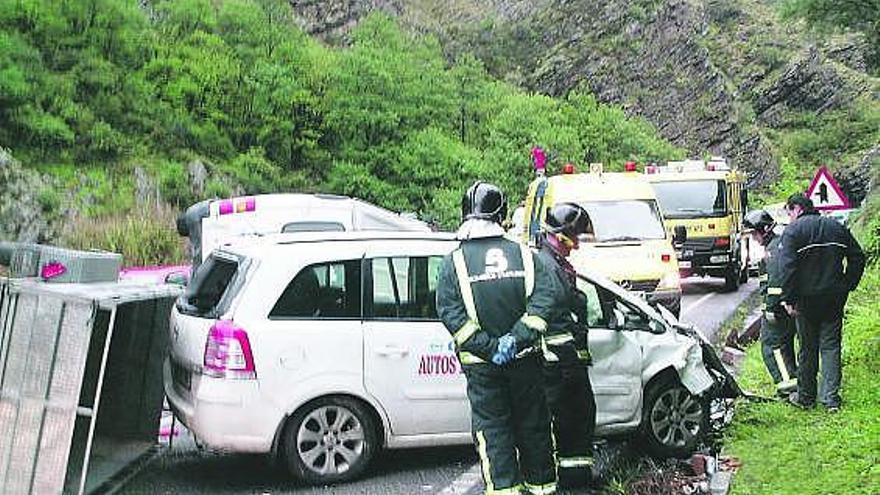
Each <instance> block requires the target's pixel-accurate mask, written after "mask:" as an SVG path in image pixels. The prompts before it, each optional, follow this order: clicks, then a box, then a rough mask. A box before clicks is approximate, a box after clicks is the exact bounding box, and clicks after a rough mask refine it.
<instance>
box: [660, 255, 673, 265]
mask: <svg viewBox="0 0 880 495" xmlns="http://www.w3.org/2000/svg"><path fill="white" fill-rule="evenodd" d="M671 260H672V256H671V255H669V254H661V255H660V261H662V262H664V263H669V262H670V261H671Z"/></svg>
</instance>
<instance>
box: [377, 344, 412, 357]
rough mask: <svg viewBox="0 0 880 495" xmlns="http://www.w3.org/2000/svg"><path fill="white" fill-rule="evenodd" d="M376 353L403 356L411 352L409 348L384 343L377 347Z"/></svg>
mask: <svg viewBox="0 0 880 495" xmlns="http://www.w3.org/2000/svg"><path fill="white" fill-rule="evenodd" d="M376 354H378V355H380V356H398V357H403V356H406V355H407V354H409V349H407V348H405V347H400V346H396V345H383V346H381V347H379V348H377V349H376Z"/></svg>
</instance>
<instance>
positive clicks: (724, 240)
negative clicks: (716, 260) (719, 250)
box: [715, 237, 730, 247]
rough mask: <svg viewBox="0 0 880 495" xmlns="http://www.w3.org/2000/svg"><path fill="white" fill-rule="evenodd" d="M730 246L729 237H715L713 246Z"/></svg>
mask: <svg viewBox="0 0 880 495" xmlns="http://www.w3.org/2000/svg"><path fill="white" fill-rule="evenodd" d="M727 246H730V237H719V238H717V239H715V247H727Z"/></svg>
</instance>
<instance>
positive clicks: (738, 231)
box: [645, 157, 749, 291]
mask: <svg viewBox="0 0 880 495" xmlns="http://www.w3.org/2000/svg"><path fill="white" fill-rule="evenodd" d="M645 177H646V178H647V179H648V181H649V182H650V183H651V185H653V186H654V191H655V192H656V193H657V199H658V200H659V201H660V207H661V208H662V210H663V217H664V218H665V219H666V228H667V231H668V230H669V229H673V228H675V227H676V226H683V227H684V228H685V229H686V230H687V240H686V241H685V242H684V243H683V245H682V248H681V250H680V251H679V253H678V263H679V267H680V268H681V271H682V276H689V275H700V276H706V275H708V276H711V277H722V278H724V289H725V290H728V291H734V290H736V289H737V288H738V287H739V284H741V283H745V282H746V281H747V280H748V275H749V271H748V268H749V236H748V235H745V233H744V230H743V226H742V219H743V214H744V212H745V211H746V208H747V206H748V195H747V192H746V186H745V175H744V174H743V173H741V172H739V171H738V170H733V169H731V167H730V166H729V165H728V164H727V162H726V160H724V159H723V158H721V157H713V158H712V159H710V160H708V161H704V160H683V161H673V162H668V163H667V165H666V166H653V165H650V166H647V167H645Z"/></svg>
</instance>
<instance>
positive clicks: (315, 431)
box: [283, 397, 379, 485]
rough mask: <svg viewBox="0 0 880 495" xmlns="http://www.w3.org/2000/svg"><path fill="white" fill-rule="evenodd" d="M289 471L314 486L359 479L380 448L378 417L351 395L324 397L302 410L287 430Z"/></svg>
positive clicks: (286, 444)
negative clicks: (349, 396) (376, 418)
mask: <svg viewBox="0 0 880 495" xmlns="http://www.w3.org/2000/svg"><path fill="white" fill-rule="evenodd" d="M283 449H284V457H285V464H286V467H287V470H288V471H289V472H290V474H291V475H293V476H294V477H295V478H298V479H301V480H303V481H305V482H306V483H309V484H313V485H329V484H333V483H339V482H344V481H350V480H352V479H355V478H357V477H358V476H360V475H361V474H363V473H364V471H365V470H366V469H367V467H368V466H369V464H370V461H371V460H372V459H373V457H374V456H375V454H376V452H377V451H378V450H379V434H378V428H377V425H376V421H375V419H374V416H373V415H372V414H371V413H370V411H369V410H368V409H367V407H365V406H364V405H363V404H362V403H361V402H358V401H357V400H354V399H351V398H348V397H324V398H321V399H317V400H315V401H312V402H310V403H309V404H307V405H305V406H304V407H302V408H301V409H299V410H298V411H297V412H296V413H295V414H294V415H293V416H291V418H290V420H289V421H288V423H287V428H285V433H284V444H283Z"/></svg>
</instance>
